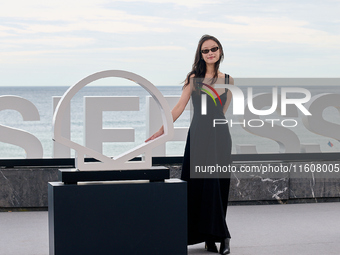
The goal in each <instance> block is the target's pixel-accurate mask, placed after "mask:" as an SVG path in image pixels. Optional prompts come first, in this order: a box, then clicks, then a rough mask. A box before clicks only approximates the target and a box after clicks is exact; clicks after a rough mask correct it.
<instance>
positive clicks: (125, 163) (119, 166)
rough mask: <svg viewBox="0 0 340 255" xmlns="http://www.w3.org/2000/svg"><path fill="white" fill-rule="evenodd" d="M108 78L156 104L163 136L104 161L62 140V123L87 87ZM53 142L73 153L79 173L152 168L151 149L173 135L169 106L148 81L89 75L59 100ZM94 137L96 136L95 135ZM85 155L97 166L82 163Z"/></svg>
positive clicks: (129, 76)
mask: <svg viewBox="0 0 340 255" xmlns="http://www.w3.org/2000/svg"><path fill="white" fill-rule="evenodd" d="M108 77H120V78H125V79H128V80H131V81H134V82H135V83H137V84H139V85H140V86H142V87H143V88H144V89H145V90H147V91H148V92H149V93H150V95H151V96H152V97H153V98H154V100H155V101H156V102H157V105H158V106H159V107H160V109H161V114H162V121H163V126H164V134H163V135H162V136H160V137H157V138H156V139H154V140H151V141H149V142H147V143H142V144H141V145H139V146H137V147H135V148H133V149H131V150H129V151H126V152H124V153H122V154H121V155H118V156H116V157H113V158H110V157H107V156H105V155H103V154H101V153H99V152H97V151H95V150H92V149H90V148H86V147H84V146H82V145H80V144H78V143H75V142H73V141H71V140H70V139H69V138H66V137H64V136H62V121H63V116H64V114H65V113H66V110H67V108H68V107H69V105H70V102H71V99H72V98H73V97H74V95H75V94H76V93H77V92H78V91H79V90H80V89H81V88H83V87H85V86H86V85H87V84H89V83H91V82H93V81H96V80H99V79H102V78H108ZM53 128H54V141H56V142H58V143H61V144H63V145H65V146H67V147H70V148H72V149H74V150H75V151H76V156H75V157H76V158H75V164H76V168H77V169H78V170H80V171H92V170H129V169H130V170H131V169H148V168H150V167H151V166H152V149H153V148H155V147H157V146H159V145H161V144H163V143H165V142H167V141H168V140H170V139H171V138H172V136H173V133H174V127H173V120H172V116H171V112H170V108H169V105H168V104H167V102H166V100H165V98H164V97H163V95H162V94H161V93H160V91H159V90H158V89H157V88H156V87H155V86H154V85H153V84H152V83H151V82H149V81H148V80H146V79H144V78H143V77H141V76H139V75H137V74H134V73H131V72H127V71H122V70H108V71H102V72H98V73H95V74H92V75H90V76H88V77H86V78H84V79H83V80H81V81H79V82H78V83H77V84H75V85H74V86H72V87H70V88H69V89H68V90H67V91H66V92H65V94H64V95H63V97H62V98H61V100H60V101H59V103H58V105H57V108H56V111H55V113H54V116H53ZM94 135H95V134H94ZM85 155H87V156H90V157H93V158H95V159H97V160H98V162H85ZM139 155H143V157H142V161H129V160H130V159H132V158H134V157H137V156H139Z"/></svg>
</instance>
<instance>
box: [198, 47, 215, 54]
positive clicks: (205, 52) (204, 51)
mask: <svg viewBox="0 0 340 255" xmlns="http://www.w3.org/2000/svg"><path fill="white" fill-rule="evenodd" d="M209 51H211V52H216V51H218V47H214V48H211V49H210V50H209V49H204V50H201V52H202V53H203V54H208V53H209Z"/></svg>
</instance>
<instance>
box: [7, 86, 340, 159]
mask: <svg viewBox="0 0 340 255" xmlns="http://www.w3.org/2000/svg"><path fill="white" fill-rule="evenodd" d="M68 88H69V87H66V86H55V87H51V86H46V87H34V86H32V87H24V86H23V87H1V86H0V125H1V126H6V127H10V128H15V129H20V130H24V131H26V132H28V133H30V134H32V135H33V136H35V137H36V138H37V139H38V140H39V141H40V143H41V144H42V147H43V158H52V157H53V140H52V138H53V128H52V120H53V104H52V97H54V96H63V94H64V93H65V92H66V91H67V89H68ZM157 89H158V90H159V91H160V92H161V93H162V94H163V95H164V96H180V95H181V92H182V86H158V87H157ZM241 89H242V91H243V93H244V94H245V95H247V88H246V87H241ZM307 89H308V90H309V91H311V94H312V96H317V95H321V94H325V93H330V94H332V93H333V94H339V95H340V91H339V88H338V87H333V86H323V87H316V86H310V87H308V88H307ZM271 92H272V88H270V87H268V86H267V87H265V86H257V87H254V88H253V94H254V95H255V94H256V95H259V94H261V93H271ZM5 96H17V97H21V98H24V99H26V100H28V101H30V102H31V103H33V104H34V106H35V107H36V108H37V110H38V112H39V117H40V119H39V120H36V121H26V120H24V119H23V116H22V115H21V113H20V112H18V111H16V110H13V109H6V107H4V106H1V105H2V102H1V101H2V100H3V98H4V97H5ZM84 96H138V97H139V99H140V101H139V104H140V110H139V111H134V112H128V113H127V112H125V111H121V112H120V111H117V112H103V123H102V124H103V128H117V127H118V128H121V127H126V128H134V129H135V141H134V142H115V143H104V144H103V154H105V155H108V156H115V155H119V154H121V153H123V152H124V151H126V150H129V149H131V148H133V147H135V146H137V145H139V144H141V143H143V142H144V140H145V139H146V138H147V132H146V127H147V124H146V116H147V109H146V97H147V96H149V93H148V92H147V91H146V90H144V89H143V88H142V87H140V86H88V87H85V88H83V89H81V90H80V91H79V92H78V93H77V95H76V96H75V97H74V98H73V99H72V101H71V140H72V141H74V142H77V143H79V144H82V145H84V103H83V98H84ZM338 102H339V103H338V104H337V105H335V106H330V107H325V109H324V110H323V111H322V119H323V125H325V126H327V123H328V122H330V123H332V124H333V125H335V129H337V130H338V134H337V135H334V134H331V133H327V132H326V133H322V134H320V133H319V134H317V133H315V132H311V131H310V130H308V129H307V128H306V126H305V124H304V123H303V121H302V119H301V116H302V114H301V111H300V113H299V116H298V117H297V116H295V117H286V119H295V120H296V121H295V122H293V121H286V122H284V123H283V124H282V120H284V118H283V117H282V116H281V115H280V114H279V113H276V114H274V115H273V116H270V117H269V116H261V119H263V120H264V121H265V122H268V119H272V122H271V123H273V119H275V123H276V124H278V125H279V126H281V128H284V129H277V131H276V132H279V133H277V135H278V136H281V138H282V135H283V136H284V135H287V140H289V139H295V140H296V139H298V143H299V144H302V145H306V144H309V145H310V144H312V145H318V146H319V147H320V150H321V152H325V153H327V152H340V142H339V140H340V138H339V137H340V136H339V134H340V100H339V101H338ZM268 108H269V107H267V108H263V109H268ZM278 109H280V107H278ZM190 116H191V114H190V111H184V112H183V114H182V115H181V116H180V118H179V119H178V120H177V121H176V122H175V123H174V126H175V127H189V125H190ZM226 119H227V120H228V122H229V123H228V125H229V129H230V133H231V137H232V141H233V145H232V146H233V147H232V153H234V154H236V153H243V152H242V150H241V149H240V148H242V147H247V146H248V147H249V148H255V149H256V152H257V153H261V154H264V153H280V152H281V153H284V147H282V143H280V142H277V141H274V140H273V139H271V138H268V137H266V135H265V134H264V135H263V134H262V135H259V134H258V133H257V132H253V131H250V130H248V131H247V130H246V129H245V128H244V125H243V124H242V120H240V118H239V117H237V116H235V115H234V114H233V103H231V105H230V107H229V109H228V112H227V114H226ZM266 119H267V120H266ZM294 123H297V124H296V126H293V124H294ZM231 124H232V125H231ZM249 124H250V125H252V126H259V125H261V122H256V121H252V122H251V123H249ZM333 127H334V126H333ZM252 130H254V129H252ZM280 130H286V131H285V132H282V133H280V132H281V131H280ZM287 130H289V131H287ZM325 130H326V129H325ZM333 133H334V132H333ZM93 135H95V134H93ZM288 136H289V137H288ZM184 146H185V140H183V141H169V142H167V144H166V156H182V155H183V152H184ZM73 156H74V152H73V151H72V154H71V157H73ZM0 158H1V159H16V158H18V159H20V158H26V152H25V150H24V149H23V148H21V147H19V146H16V145H13V144H10V143H5V142H4V139H3V136H2V135H1V134H0Z"/></svg>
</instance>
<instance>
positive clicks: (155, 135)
mask: <svg viewBox="0 0 340 255" xmlns="http://www.w3.org/2000/svg"><path fill="white" fill-rule="evenodd" d="M163 134H164V128H163V126H162V127H161V128H160V129H159V130H158V131H157V132H156V133H154V134H153V135H152V136H150V137H149V138H148V139H146V140H145V142H146V143H147V142H148V141H151V140H153V139H155V138H157V137H159V136H161V135H163Z"/></svg>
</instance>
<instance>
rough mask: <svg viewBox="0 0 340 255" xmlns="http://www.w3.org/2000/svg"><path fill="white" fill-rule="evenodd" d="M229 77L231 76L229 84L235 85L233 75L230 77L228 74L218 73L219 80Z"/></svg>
mask: <svg viewBox="0 0 340 255" xmlns="http://www.w3.org/2000/svg"><path fill="white" fill-rule="evenodd" d="M227 76H229V84H231V85H234V78H233V77H231V75H229V74H227V73H222V72H219V73H218V78H225V77H227Z"/></svg>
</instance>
